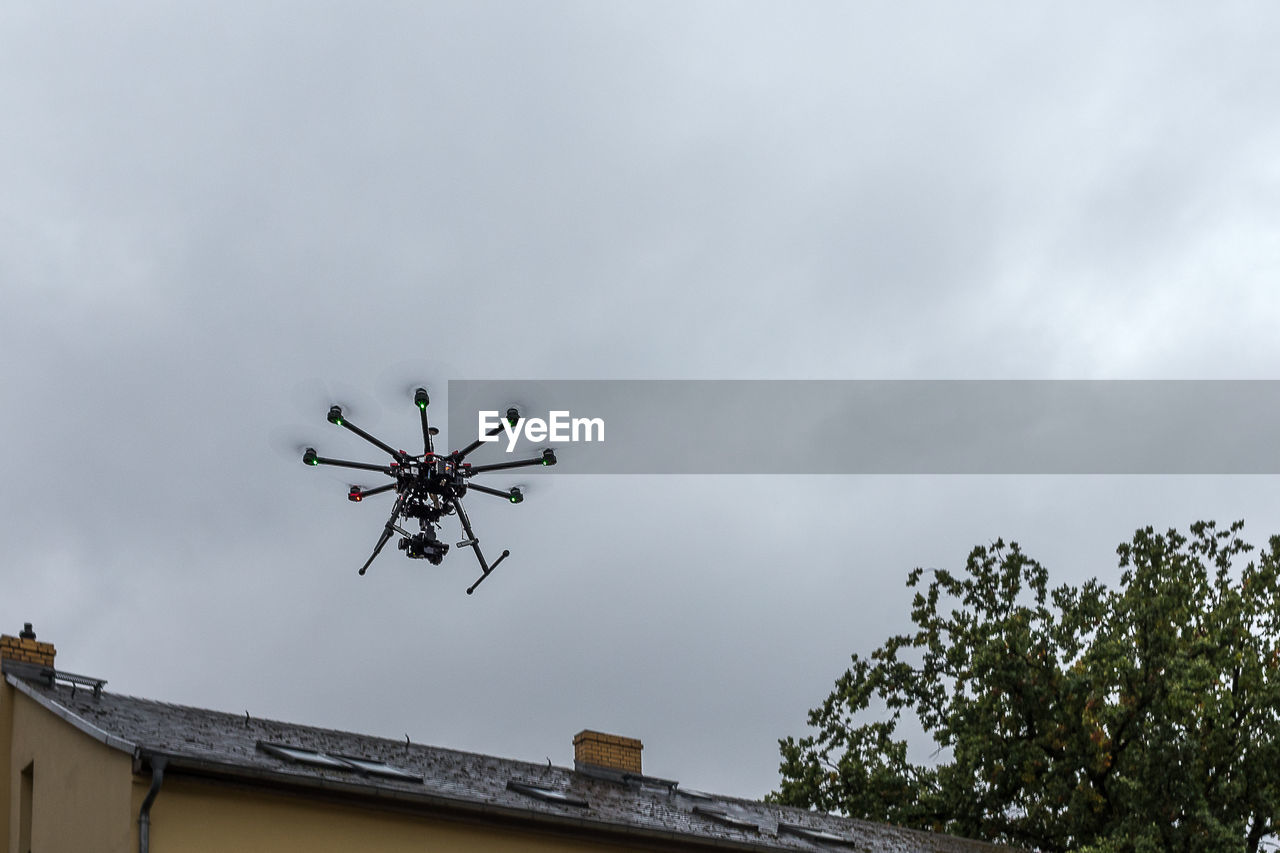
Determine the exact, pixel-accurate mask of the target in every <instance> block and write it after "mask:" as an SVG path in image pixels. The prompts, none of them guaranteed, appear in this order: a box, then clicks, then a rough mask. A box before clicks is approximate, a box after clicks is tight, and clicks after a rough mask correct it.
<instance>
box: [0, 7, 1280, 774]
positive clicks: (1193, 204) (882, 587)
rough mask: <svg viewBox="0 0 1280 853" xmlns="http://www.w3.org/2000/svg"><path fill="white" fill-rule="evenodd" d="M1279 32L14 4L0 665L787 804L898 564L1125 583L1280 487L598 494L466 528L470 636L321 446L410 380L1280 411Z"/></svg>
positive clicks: (400, 419) (623, 489)
mask: <svg viewBox="0 0 1280 853" xmlns="http://www.w3.org/2000/svg"><path fill="white" fill-rule="evenodd" d="M1278 25H1280V10H1277V9H1276V8H1275V7H1274V5H1272V4H1267V3H1261V2H1259V3H1230V2H1227V3H1219V4H1213V6H1212V9H1211V10H1210V7H1209V6H1206V5H1203V4H1190V3H1188V4H1182V5H1178V4H1175V6H1173V7H1170V6H1169V5H1168V4H1154V3H1150V4H1148V3H1132V4H1126V5H1125V6H1124V8H1123V9H1117V8H1116V4H1101V3H1098V4H1077V5H1074V6H1072V7H1071V9H1070V10H1068V9H1065V8H1064V7H1063V6H1062V5H1061V4H1050V3H1039V2H1037V3H1019V4H997V3H985V2H969V3H963V4H956V3H917V4H897V3H872V2H865V3H825V2H812V3H803V4H796V3H789V4H784V3H760V4H755V3H744V2H735V3H713V2H698V3H688V2H680V3H665V2H648V3H589V2H544V3H536V4H534V3H516V2H477V3H466V4H463V3H452V4H443V3H435V4H432V3H390V2H388V3H377V4H339V3H330V4H322V3H284V2H271V3H252V4H250V3H218V4H213V3H210V4H206V5H204V6H197V5H196V4H171V3H155V4H146V3H129V4H124V5H121V4H113V5H112V6H111V7H110V8H108V7H105V6H102V5H100V4H89V3H84V4H76V3H70V4H57V5H56V8H55V7H53V6H50V5H49V4H43V3H34V2H11V3H7V4H5V6H4V10H3V12H0V116H3V119H2V120H0V128H2V132H0V355H2V356H3V365H4V366H3V370H0V382H2V386H0V388H2V390H3V395H2V396H0V399H2V400H3V403H4V417H3V421H0V423H2V424H3V425H2V426H0V443H2V448H3V456H0V459H2V460H3V461H2V463H0V464H2V465H3V475H4V476H3V482H4V486H5V487H4V490H3V495H2V496H0V560H2V561H3V562H2V565H3V568H0V590H2V591H0V628H3V630H5V631H6V632H8V633H16V632H17V630H19V629H20V628H21V626H22V623H23V622H28V621H29V622H33V623H34V624H35V627H36V630H37V632H38V634H39V636H40V638H41V639H42V640H49V641H52V642H54V643H56V644H57V647H58V649H59V654H58V661H59V664H60V665H61V666H62V667H63V668H65V669H68V670H70V671H73V672H84V673H90V674H93V675H98V676H101V677H104V678H107V679H108V680H109V689H116V690H119V691H121V692H126V693H131V694H135V695H141V696H146V697H150V698H157V699H164V700H169V701H174V702H182V703H188V704H196V705H202V706H206V707H213V708H220V709H225V710H229V711H234V712H237V713H239V712H243V711H245V710H248V711H249V712H250V713H252V714H253V715H255V716H261V717H274V718H277V719H286V720H292V721H297V722H305V723H312V724H318V725H325V726H332V727H336V728H345V729H353V730H356V731H362V732H369V733H374V734H382V735H387V736H391V737H403V736H404V735H405V734H406V733H407V734H408V735H410V736H411V737H412V738H413V739H414V740H415V741H419V742H423V743H433V744H438V745H442V746H451V747H457V748H462V749H469V750H476V751H481V752H487V753H494V754H499V755H504V756H509V757H513V758H524V759H530V760H535V761H543V760H545V759H546V758H550V759H551V760H553V761H554V762H555V763H557V764H570V763H571V762H572V745H571V738H572V736H573V734H574V733H575V732H577V731H579V730H580V729H582V728H596V729H601V730H604V731H611V732H616V733H620V734H626V735H632V736H636V737H640V738H641V739H643V741H644V743H645V769H646V771H647V772H649V773H652V774H655V775H659V776H664V777H668V778H676V779H679V780H681V782H682V783H684V784H686V785H688V786H692V787H697V788H703V789H708V790H715V791H718V792H722V793H728V794H740V795H747V796H759V795H762V794H764V793H765V792H767V791H768V790H770V789H771V788H773V787H774V786H775V784H776V781H777V763H778V757H777V745H776V741H777V739H778V738H779V737H783V736H785V735H789V734H799V733H802V732H803V730H804V718H805V713H806V711H807V709H809V708H811V707H813V706H814V705H816V704H818V703H819V702H820V701H821V700H822V698H823V697H825V696H826V694H827V693H828V691H829V689H830V686H831V684H832V681H833V680H834V679H835V678H836V677H837V676H838V675H839V674H840V672H841V671H842V670H843V668H844V666H845V665H846V664H847V661H848V655H849V654H850V653H851V652H854V651H858V650H861V651H866V650H869V649H870V648H871V647H873V646H874V645H877V644H878V642H879V641H880V640H881V639H882V638H883V637H884V636H885V635H886V634H887V633H888V632H889V631H892V630H895V629H897V628H900V627H901V626H902V625H903V621H904V619H905V614H906V610H907V604H908V601H909V595H908V592H907V590H906V589H905V587H904V585H903V582H904V578H905V575H906V573H907V572H908V571H909V570H910V569H911V568H913V567H915V566H946V567H952V568H955V567H958V566H960V565H962V564H963V560H964V557H965V554H966V553H967V552H968V550H969V549H970V548H971V547H972V546H973V545H975V544H978V543H985V542H989V541H991V540H993V539H995V538H997V537H1004V538H1005V539H1013V540H1017V541H1019V542H1021V543H1022V544H1023V545H1024V547H1026V548H1027V549H1028V550H1029V551H1030V552H1031V553H1032V554H1033V555H1036V556H1038V557H1039V558H1040V559H1041V560H1043V561H1044V562H1046V563H1047V564H1048V566H1049V568H1050V569H1051V571H1052V572H1053V573H1054V576H1055V577H1056V578H1058V579H1061V580H1064V581H1065V580H1080V579H1083V578H1085V577H1090V576H1094V575H1098V576H1101V577H1102V578H1104V579H1113V578H1114V576H1115V571H1114V567H1115V558H1114V548H1115V546H1116V544H1117V543H1118V542H1120V541H1122V540H1124V539H1127V538H1128V536H1129V535H1131V533H1132V531H1133V530H1134V529H1135V528H1136V527H1139V526H1144V525H1147V524H1153V525H1155V526H1157V527H1168V526H1179V527H1185V525H1187V524H1188V523H1190V522H1192V521H1194V520H1196V519H1198V518H1215V519H1219V520H1222V521H1226V520H1229V519H1234V518H1240V517H1243V518H1245V519H1246V521H1247V527H1246V532H1249V533H1251V534H1252V536H1253V537H1254V538H1255V540H1256V541H1261V540H1263V539H1264V538H1265V537H1266V536H1268V535H1270V534H1272V533H1277V532H1280V488H1278V487H1280V482H1277V479H1276V478H1274V477H1263V476H1238V477H1225V476H1221V477H1203V476H1202V477H1193V476H1177V477H1174V476H1145V477H1104V476H1097V477H1085V476H1057V477H1034V476H950V477H934V476H828V477H821V476H818V477H797V476H784V475H773V476H714V477H713V476H679V475H654V476H643V475H636V476H604V475H595V476H588V475H579V476H574V475H572V468H571V457H570V454H568V453H567V452H566V453H563V454H562V457H561V458H562V460H564V461H563V463H562V465H561V466H560V467H559V468H558V469H557V470H556V472H555V473H554V476H547V477H541V478H539V479H538V480H537V482H535V483H534V484H533V485H534V486H535V488H533V489H531V490H530V496H529V500H527V501H526V502H525V503H524V504H522V505H520V506H510V505H507V504H504V503H502V502H499V501H489V500H488V499H487V498H483V497H478V498H477V499H476V500H471V501H469V504H470V509H471V515H472V519H473V521H474V522H475V526H476V529H477V532H478V533H479V534H480V536H481V538H482V540H483V541H484V542H485V543H486V545H487V546H488V547H491V548H493V549H494V550H498V549H501V548H503V547H506V548H510V549H511V551H512V552H513V553H512V557H511V558H510V559H509V560H508V561H507V562H506V563H504V565H503V566H502V568H501V569H500V570H499V572H500V574H497V575H495V576H493V577H492V578H490V580H489V581H487V582H486V584H485V585H484V586H483V587H481V588H480V590H479V591H478V592H477V594H476V595H475V596H471V597H468V596H466V595H465V594H464V593H463V590H464V589H465V588H466V587H467V586H468V585H469V584H470V583H471V582H472V581H473V580H474V576H475V574H476V570H475V566H474V562H473V561H471V559H470V557H469V555H466V554H460V555H450V557H449V558H448V559H446V561H445V562H444V564H443V565H442V566H439V567H433V566H430V565H427V564H425V563H423V562H420V561H414V562H410V561H408V560H405V559H403V558H402V557H401V556H400V555H399V554H398V553H397V552H393V551H390V550H389V551H387V552H385V553H384V556H383V557H382V558H380V560H379V561H378V562H377V563H375V564H374V566H373V568H372V569H371V570H370V573H369V575H368V576H366V577H364V578H359V577H357V575H356V572H355V569H356V568H357V567H358V566H359V565H360V563H361V562H363V560H364V559H365V557H366V556H367V554H368V552H369V550H370V549H371V547H372V545H373V542H374V540H375V538H376V536H377V532H378V529H379V527H380V525H381V523H382V520H383V518H384V517H385V516H384V514H385V512H386V509H385V504H377V505H374V501H372V500H371V501H369V502H366V503H364V504H361V505H352V504H350V503H348V502H347V501H346V500H345V499H344V496H345V491H346V482H345V480H344V479H343V478H342V476H340V475H338V474H336V473H335V472H331V471H328V470H313V469H308V468H306V467H304V466H303V465H302V464H300V462H299V461H298V459H297V456H296V454H295V453H294V452H293V451H292V450H291V449H290V447H291V446H292V445H291V442H296V441H297V440H307V439H308V438H310V437H311V436H312V435H317V436H318V437H317V438H315V439H314V440H315V441H319V442H324V444H323V445H318V446H320V448H321V450H322V452H325V453H328V454H330V455H334V456H343V455H346V456H347V457H348V458H351V457H353V456H354V457H356V458H370V456H369V455H367V454H366V451H365V450H364V449H363V448H362V447H361V446H360V443H359V442H358V441H357V440H356V439H354V437H352V436H350V435H348V434H345V433H343V432H342V431H340V430H336V429H335V428H333V427H330V426H329V425H328V424H326V423H324V415H325V411H326V410H327V406H328V403H329V402H330V399H326V397H328V398H334V399H336V398H339V397H340V398H341V399H342V401H344V402H348V403H349V404H350V405H352V406H353V412H354V411H357V410H358V411H359V413H360V421H359V423H360V425H361V426H363V427H365V428H367V429H369V430H370V431H372V432H374V433H375V434H379V435H382V436H386V437H387V438H388V439H389V440H391V441H392V443H403V444H406V445H410V444H411V443H412V442H413V440H414V437H415V435H417V434H418V433H417V429H418V427H417V423H416V420H415V415H414V412H413V409H412V406H411V404H410V403H409V402H408V398H407V396H405V395H404V390H405V388H406V387H407V385H408V384H409V383H412V382H416V381H422V382H429V383H435V384H434V385H433V388H435V387H442V383H443V382H444V381H446V380H447V379H462V378H468V379H513V378H514V379H694V378H696V379H920V378H928V379H960V378H963V379H979V378H980V379H1010V378H1019V379H1028V378H1042V379H1061V378H1071V379H1145V378H1155V379H1181V378H1195V379H1244V378H1248V379H1272V378H1277V377H1276V374H1277V366H1278V365H1280V343H1277V340H1278V336H1277V335H1276V334H1275V329H1276V325H1277V321H1278V320H1280V298H1278V297H1277V295H1276V293H1275V290H1274V283H1275V281H1276V278H1277V272H1278V271H1280V241H1278V240H1277V235H1280V153H1278V152H1280V113H1277V111H1276V110H1275V93H1276V92H1277V91H1280V55H1277V53H1276V51H1275V50H1274V33H1275V32H1276V31H1277V26H1278ZM442 396H443V395H442V394H440V393H437V394H436V397H435V399H436V400H437V401H439V403H441V404H442V403H443V399H442ZM442 414H443V406H441V408H440V415H442ZM440 415H437V416H440ZM654 417H655V418H663V419H678V418H679V417H680V412H678V411H670V412H655V413H654ZM441 423H443V419H441ZM768 423H769V403H768V401H761V406H760V421H759V423H758V424H752V425H749V428H751V429H757V430H759V431H760V433H761V440H762V441H763V442H765V443H766V444H767V437H768ZM308 431H314V432H308ZM499 479H500V478H499ZM519 479H520V478H514V477H513V478H511V482H516V481H518V480H519ZM498 484H499V485H503V484H505V483H502V482H500V483H498ZM453 536H454V531H453V530H452V529H450V530H449V532H448V533H447V534H446V539H448V538H450V537H453Z"/></svg>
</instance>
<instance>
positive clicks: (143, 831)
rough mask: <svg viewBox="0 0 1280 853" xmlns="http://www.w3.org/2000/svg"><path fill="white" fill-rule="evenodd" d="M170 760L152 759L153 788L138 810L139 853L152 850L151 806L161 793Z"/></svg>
mask: <svg viewBox="0 0 1280 853" xmlns="http://www.w3.org/2000/svg"><path fill="white" fill-rule="evenodd" d="M168 763H169V760H168V759H167V758H165V757H164V756H152V758H151V787H150V788H149V789H148V790H147V797H146V799H144V800H143V801H142V808H141V809H139V810H138V853H148V851H149V850H150V848H151V804H152V803H154V802H155V801H156V794H159V793H160V785H161V784H162V783H163V782H164V767H165V765H166V764H168Z"/></svg>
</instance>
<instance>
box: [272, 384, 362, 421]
mask: <svg viewBox="0 0 1280 853" xmlns="http://www.w3.org/2000/svg"><path fill="white" fill-rule="evenodd" d="M291 396H292V399H293V404H294V406H295V407H296V408H297V410H298V414H299V415H300V416H301V417H303V418H305V419H306V422H307V423H316V422H317V419H318V418H323V417H324V416H325V412H327V411H329V407H330V406H340V407H341V408H342V413H343V415H344V416H345V417H347V418H350V419H351V420H353V421H357V422H359V423H362V424H364V425H365V426H366V427H375V426H377V425H378V422H379V421H380V420H381V419H382V414H383V412H382V407H381V406H379V405H378V402H377V400H375V399H374V398H373V397H372V396H370V395H369V394H368V393H367V392H365V391H362V390H360V389H359V388H357V387H355V386H354V385H348V384H346V383H344V382H332V381H325V380H323V379H305V380H303V381H301V382H298V383H297V384H296V385H294V387H293V389H292V394H291Z"/></svg>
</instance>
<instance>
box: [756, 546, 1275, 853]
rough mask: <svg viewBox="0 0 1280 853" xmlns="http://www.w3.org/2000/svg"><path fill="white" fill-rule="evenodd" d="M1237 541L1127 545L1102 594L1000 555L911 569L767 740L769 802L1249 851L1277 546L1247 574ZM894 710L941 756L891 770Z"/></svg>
mask: <svg viewBox="0 0 1280 853" xmlns="http://www.w3.org/2000/svg"><path fill="white" fill-rule="evenodd" d="M1242 528H1243V522H1237V523H1235V524H1232V525H1231V527H1230V529H1229V530H1220V529H1218V528H1217V527H1216V525H1215V524H1214V523H1212V522H1199V523H1197V524H1194V525H1192V526H1191V528H1190V536H1189V537H1188V536H1184V535H1182V534H1180V533H1179V532H1177V531H1176V530H1170V531H1168V532H1167V533H1164V534H1157V533H1156V532H1154V530H1153V529H1152V528H1150V527H1148V528H1146V529H1145V530H1139V531H1137V532H1136V533H1135V534H1134V536H1133V539H1132V541H1130V542H1127V543H1125V544H1122V545H1121V546H1120V547H1119V548H1118V549H1117V550H1118V553H1119V556H1120V567H1121V569H1122V570H1123V572H1122V574H1121V578H1120V584H1119V586H1118V588H1116V589H1109V588H1107V587H1105V586H1104V585H1102V584H1100V583H1099V582H1097V581H1096V580H1091V581H1089V582H1087V583H1085V584H1083V585H1082V586H1080V587H1072V586H1065V585H1064V586H1060V587H1057V588H1055V589H1052V590H1051V589H1050V588H1049V576H1048V572H1047V571H1046V570H1045V569H1044V567H1042V566H1041V565H1040V564H1039V563H1037V562H1036V561H1035V560H1033V559H1031V558H1030V557H1028V556H1027V555H1026V554H1024V553H1023V552H1022V551H1021V550H1020V549H1019V548H1018V545H1017V544H1016V543H1013V544H1010V545H1007V546H1006V545H1005V544H1004V542H1002V541H997V542H996V543H994V544H993V545H991V546H989V547H978V548H975V549H974V550H973V551H972V553H970V555H969V559H968V561H967V563H966V565H965V570H964V572H963V574H952V573H951V572H947V571H942V570H937V571H935V572H932V573H930V575H929V578H928V583H927V585H926V584H925V578H926V572H925V571H924V570H921V569H916V570H915V571H913V572H911V573H910V575H909V579H908V586H909V587H911V588H914V589H916V593H915V595H914V600H913V603H912V607H911V619H912V622H913V623H914V626H915V630H914V631H912V632H911V633H907V634H902V635H898V636H892V637H890V638H889V639H888V640H887V641H885V643H884V644H883V645H882V646H881V647H880V648H878V649H876V650H875V651H873V652H872V653H871V655H870V656H869V657H865V658H864V657H862V656H859V655H856V654H855V655H854V656H853V662H852V666H851V667H850V668H849V669H848V671H846V672H845V673H844V675H842V676H841V677H840V678H839V679H838V680H837V681H836V686H835V690H834V691H833V692H832V693H831V695H830V696H828V697H827V699H826V701H824V702H823V703H822V706H821V707H819V708H816V709H814V710H813V711H811V712H810V714H809V724H810V726H811V727H813V729H814V730H815V731H814V732H813V733H812V734H809V735H807V736H805V737H802V738H799V739H796V738H791V737H788V738H785V739H783V740H781V741H780V742H779V743H780V747H781V753H782V763H781V768H780V769H781V773H782V783H781V786H780V787H779V789H778V790H777V791H776V792H775V793H773V794H771V795H770V799H771V800H772V801H774V802H779V803H786V804H790V805H797V806H802V807H811V808H818V809H821V810H824V811H835V812H841V813H844V814H847V815H851V816H854V817H860V818H866V819H869V820H875V821H885V822H890V823H896V824H901V825H904V826H911V827H917V828H923V829H932V830H936V831H941V832H948V833H953V834H956V835H962V836H967V837H971V838H982V839H986V840H990V841H999V842H1005V843H1010V844H1015V845H1018V846H1021V847H1026V848H1029V849H1036V850H1042V851H1065V850H1079V849H1092V850H1096V851H1100V853H1101V851H1106V853H1127V852H1128V851H1135V853H1137V852H1138V851H1141V853H1146V851H1197V853H1216V851H1248V853H1256V851H1257V850H1258V849H1259V844H1260V843H1261V842H1262V841H1263V839H1264V838H1266V837H1267V836H1268V835H1269V834H1271V833H1272V832H1274V831H1275V829H1276V827H1277V825H1280V670H1278V669H1277V664H1278V662H1280V537H1273V538H1272V539H1271V540H1270V543H1269V547H1268V548H1267V549H1266V550H1264V551H1261V552H1260V553H1258V554H1257V556H1256V558H1255V559H1251V560H1249V558H1248V557H1247V556H1246V555H1249V554H1250V552H1252V551H1253V550H1254V548H1253V546H1251V545H1249V544H1247V543H1246V542H1244V541H1243V540H1242V539H1241V538H1240V536H1239V534H1240V531H1241V530H1242ZM1245 560H1249V561H1248V562H1247V564H1244V565H1241V564H1242V563H1245ZM868 712H872V713H870V714H869V713H868ZM904 713H908V714H913V715H914V716H915V717H916V718H917V719H918V721H919V723H920V724H921V725H922V726H923V727H924V729H925V730H926V731H927V732H928V733H930V734H931V735H932V737H933V739H934V741H936V743H937V744H938V746H939V750H940V751H944V752H945V756H944V760H942V761H941V762H939V763H931V764H917V763H914V762H912V761H911V760H909V759H908V757H907V743H906V740H905V739H904V738H903V737H901V736H900V735H899V733H898V724H899V722H900V719H901V716H902V715H903V714H904ZM873 715H878V718H876V719H869V718H870V717H871V716H873ZM868 720H869V721H868Z"/></svg>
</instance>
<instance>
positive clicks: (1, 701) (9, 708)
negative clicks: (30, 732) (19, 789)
mask: <svg viewBox="0 0 1280 853" xmlns="http://www.w3.org/2000/svg"><path fill="white" fill-rule="evenodd" d="M15 693H17V691H16V690H14V689H13V688H12V687H10V686H9V682H7V681H5V680H4V676H3V675H0V844H3V845H4V849H5V850H11V849H12V845H11V844H10V842H9V813H10V812H11V811H13V810H14V809H13V808H12V807H11V806H12V803H13V797H12V795H11V794H10V792H11V791H12V790H13V789H12V787H11V786H10V784H9V780H10V778H12V776H13V772H12V765H13V761H12V760H11V757H10V755H11V750H10V745H11V742H12V740H13V696H14V694H15ZM23 766H24V767H25V766H26V765H23ZM18 770H19V772H21V770H22V768H21V767H19V768H18Z"/></svg>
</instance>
